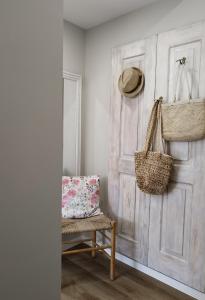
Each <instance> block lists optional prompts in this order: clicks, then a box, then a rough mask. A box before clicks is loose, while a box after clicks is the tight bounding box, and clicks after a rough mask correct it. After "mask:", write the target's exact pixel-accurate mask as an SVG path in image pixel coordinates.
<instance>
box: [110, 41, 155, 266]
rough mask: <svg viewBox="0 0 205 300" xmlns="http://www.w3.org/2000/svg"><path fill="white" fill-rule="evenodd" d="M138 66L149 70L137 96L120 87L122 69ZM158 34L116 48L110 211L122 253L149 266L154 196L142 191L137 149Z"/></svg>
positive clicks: (151, 83)
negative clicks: (136, 165) (122, 91)
mask: <svg viewBox="0 0 205 300" xmlns="http://www.w3.org/2000/svg"><path fill="white" fill-rule="evenodd" d="M131 66H135V67H138V68H140V69H142V70H143V72H144V73H145V78H146V83H145V89H144V91H143V92H142V93H141V94H140V95H138V96H137V97H136V98H134V99H128V98H126V97H122V96H121V94H120V92H119V90H118V85H117V82H118V78H119V76H120V74H121V72H122V71H123V70H124V69H125V68H127V67H131ZM155 66H156V36H154V37H151V38H149V39H146V40H142V41H138V42H136V43H133V44H129V45H126V46H123V47H120V48H116V49H114V50H113V95H112V99H111V126H112V128H111V139H110V161H109V202H108V205H109V211H112V215H113V216H114V217H115V218H117V219H118V238H117V250H118V252H120V253H122V254H124V255H126V256H128V257H130V258H133V259H135V260H137V261H139V262H142V263H144V264H145V265H147V253H148V228H149V203H150V197H149V196H146V195H145V194H143V193H142V192H140V191H139V189H138V187H137V185H136V179H135V170H134V152H135V151H136V149H137V150H140V149H142V147H143V142H144V136H145V128H146V125H145V124H146V123H147V117H148V113H147V112H148V111H150V105H152V102H153V99H154V87H155Z"/></svg>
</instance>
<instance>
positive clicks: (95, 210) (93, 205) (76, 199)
mask: <svg viewBox="0 0 205 300" xmlns="http://www.w3.org/2000/svg"><path fill="white" fill-rule="evenodd" d="M99 189H100V180H99V177H98V176H96V175H94V176H75V177H68V176H63V178H62V217H63V218H86V217H91V216H96V215H99V214H100V213H101V211H100V208H99V202H100V190H99Z"/></svg>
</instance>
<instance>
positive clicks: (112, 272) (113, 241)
mask: <svg viewBox="0 0 205 300" xmlns="http://www.w3.org/2000/svg"><path fill="white" fill-rule="evenodd" d="M115 244H116V222H115V221H112V233H111V257H110V279H111V280H114V279H115Z"/></svg>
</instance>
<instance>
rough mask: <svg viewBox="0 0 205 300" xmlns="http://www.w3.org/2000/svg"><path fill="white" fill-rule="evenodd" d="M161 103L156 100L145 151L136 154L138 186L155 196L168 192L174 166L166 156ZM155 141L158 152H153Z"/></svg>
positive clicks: (170, 158)
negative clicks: (155, 140) (155, 141)
mask: <svg viewBox="0 0 205 300" xmlns="http://www.w3.org/2000/svg"><path fill="white" fill-rule="evenodd" d="M161 102H162V100H161V98H160V99H159V100H156V101H155V103H154V106H153V108H152V112H151V116H150V119H149V123H148V127H147V134H146V140H145V145H144V149H143V151H141V152H135V172H136V179H137V185H138V187H139V189H140V190H141V191H143V192H145V193H148V194H154V195H160V194H163V193H164V191H165V190H166V188H167V185H168V183H169V179H170V175H171V170H172V165H173V158H172V157H171V156H170V155H167V154H164V144H163V140H162V129H161ZM154 139H157V143H156V144H157V149H156V150H157V151H156V152H155V151H152V149H153V146H154ZM160 148H162V151H161V152H160Z"/></svg>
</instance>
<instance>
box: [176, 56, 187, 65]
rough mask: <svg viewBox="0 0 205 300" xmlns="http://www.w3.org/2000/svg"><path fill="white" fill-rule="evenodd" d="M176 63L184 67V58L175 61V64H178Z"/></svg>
mask: <svg viewBox="0 0 205 300" xmlns="http://www.w3.org/2000/svg"><path fill="white" fill-rule="evenodd" d="M178 61H179V63H180V65H185V63H186V57H182V58H180V59H178V60H176V62H178Z"/></svg>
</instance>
